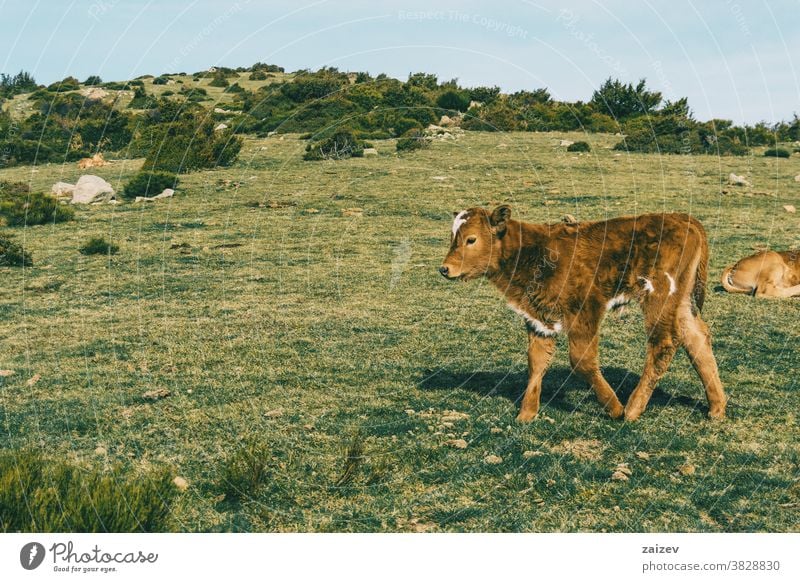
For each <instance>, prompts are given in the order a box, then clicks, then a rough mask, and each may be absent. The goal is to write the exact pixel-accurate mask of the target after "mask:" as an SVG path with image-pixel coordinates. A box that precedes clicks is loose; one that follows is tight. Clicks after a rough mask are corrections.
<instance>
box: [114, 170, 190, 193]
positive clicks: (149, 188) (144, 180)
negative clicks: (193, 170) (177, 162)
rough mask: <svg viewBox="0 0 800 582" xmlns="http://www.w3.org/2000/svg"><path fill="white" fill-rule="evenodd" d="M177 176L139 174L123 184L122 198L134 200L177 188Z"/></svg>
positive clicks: (163, 173) (144, 172)
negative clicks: (166, 189)
mask: <svg viewBox="0 0 800 582" xmlns="http://www.w3.org/2000/svg"><path fill="white" fill-rule="evenodd" d="M178 182H180V180H178V176H176V175H175V174H171V173H169V172H147V171H143V172H139V173H138V174H136V175H135V176H134V177H133V178H131V180H130V181H129V182H128V183H127V184H125V187H124V188H123V189H122V196H123V197H125V198H136V197H137V196H156V195H158V194H161V193H162V192H163V191H164V189H165V188H172V189H173V190H175V189H177V188H178Z"/></svg>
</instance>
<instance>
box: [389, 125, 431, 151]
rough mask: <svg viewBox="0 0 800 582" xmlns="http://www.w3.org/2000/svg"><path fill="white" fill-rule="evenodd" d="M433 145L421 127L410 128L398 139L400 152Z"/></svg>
mask: <svg viewBox="0 0 800 582" xmlns="http://www.w3.org/2000/svg"><path fill="white" fill-rule="evenodd" d="M430 145H431V142H430V141H429V140H428V138H427V137H426V136H425V132H424V131H422V130H421V129H410V130H408V131H407V132H406V133H404V134H403V136H402V137H401V138H400V139H398V140H397V145H396V147H397V151H398V152H410V151H414V150H421V149H424V148H427V147H429V146H430Z"/></svg>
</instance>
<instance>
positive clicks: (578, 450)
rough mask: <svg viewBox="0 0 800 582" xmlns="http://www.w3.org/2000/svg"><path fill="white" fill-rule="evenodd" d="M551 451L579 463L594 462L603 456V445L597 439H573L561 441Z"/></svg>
mask: <svg viewBox="0 0 800 582" xmlns="http://www.w3.org/2000/svg"><path fill="white" fill-rule="evenodd" d="M552 449H553V452H554V453H559V454H563V455H571V456H573V457H575V458H576V459H580V460H581V461H596V460H598V459H599V458H600V457H601V456H602V455H603V451H604V450H605V445H603V443H601V442H600V441H599V440H597V439H575V440H567V441H562V442H560V443H559V444H557V445H556V446H554V447H552ZM617 468H618V469H619V467H617Z"/></svg>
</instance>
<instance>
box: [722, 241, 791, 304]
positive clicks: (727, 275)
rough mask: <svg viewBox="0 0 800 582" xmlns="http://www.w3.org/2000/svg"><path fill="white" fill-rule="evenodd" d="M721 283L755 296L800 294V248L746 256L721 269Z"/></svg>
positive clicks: (727, 289)
mask: <svg viewBox="0 0 800 582" xmlns="http://www.w3.org/2000/svg"><path fill="white" fill-rule="evenodd" d="M722 286H723V287H725V290H726V291H727V292H728V293H750V294H753V295H755V296H756V297H800V250H794V251H782V252H780V251H762V252H760V253H756V254H755V255H752V256H749V257H745V258H743V259H741V260H740V261H738V262H737V263H736V264H735V265H731V266H730V267H728V268H726V269H725V270H724V271H723V272H722Z"/></svg>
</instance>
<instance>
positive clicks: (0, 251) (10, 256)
mask: <svg viewBox="0 0 800 582" xmlns="http://www.w3.org/2000/svg"><path fill="white" fill-rule="evenodd" d="M32 264H33V260H32V259H31V254H30V253H29V252H26V251H25V249H24V248H22V245H19V244H17V243H15V242H14V241H13V240H11V239H10V238H8V237H7V236H3V235H0V267H30V266H31V265H32Z"/></svg>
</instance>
